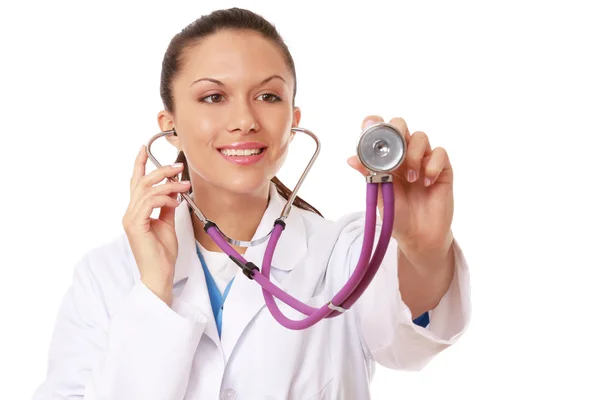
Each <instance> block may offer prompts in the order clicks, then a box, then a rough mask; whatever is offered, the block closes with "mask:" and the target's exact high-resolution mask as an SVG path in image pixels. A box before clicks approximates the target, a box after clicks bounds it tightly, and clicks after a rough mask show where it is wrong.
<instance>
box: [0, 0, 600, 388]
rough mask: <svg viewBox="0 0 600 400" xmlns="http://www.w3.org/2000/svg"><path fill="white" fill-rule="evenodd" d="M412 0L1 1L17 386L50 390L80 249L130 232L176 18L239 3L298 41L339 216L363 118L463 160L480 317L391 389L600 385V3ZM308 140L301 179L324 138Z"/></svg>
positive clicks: (355, 183) (1, 229) (5, 217)
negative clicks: (142, 154)
mask: <svg viewBox="0 0 600 400" xmlns="http://www.w3.org/2000/svg"><path fill="white" fill-rule="evenodd" d="M413 3H414V4H408V3H403V2H389V3H383V2H381V3H378V2H376V1H372V0H370V1H368V2H364V3H362V4H365V5H360V6H348V5H345V4H347V3H346V2H337V3H334V2H325V1H321V2H318V3H310V2H283V1H276V2H275V1H274V2H268V3H266V2H264V3H262V2H258V1H238V2H216V1H211V2H200V1H189V2H173V1H169V2H167V1H164V2H161V3H152V4H149V3H148V2H145V3H144V4H143V5H142V3H141V2H140V3H139V4H135V3H132V2H130V3H120V4H117V3H109V2H107V1H102V2H95V3H91V2H72V3H70V4H67V3H64V2H60V3H59V2H55V1H52V2H41V1H39V2H36V3H32V2H19V3H18V4H17V3H14V4H10V3H7V4H4V3H3V4H2V6H1V8H0V30H1V32H0V33H1V34H0V40H1V47H0V52H1V53H0V57H1V62H0V68H1V74H0V82H1V90H0V101H1V111H2V135H1V136H2V137H1V141H0V160H1V163H2V164H1V167H2V172H3V175H4V177H5V178H4V180H3V181H2V184H1V186H0V187H1V188H2V189H1V193H2V195H1V196H0V202H1V208H0V210H1V212H2V218H1V220H0V233H1V241H0V246H1V251H0V271H1V272H2V275H1V277H0V307H1V313H2V328H1V329H0V339H1V340H0V398H1V399H10V400H12V399H26V398H30V397H31V396H32V394H33V391H34V390H35V388H36V387H37V385H38V384H40V383H41V381H42V380H43V379H44V374H45V369H46V360H47V350H48V345H49V340H50V335H51V333H52V329H53V325H54V318H55V314H56V312H57V310H58V306H59V302H60V300H61V296H62V295H63V294H64V292H65V291H66V290H67V288H68V286H69V285H70V282H71V274H72V271H73V270H72V268H73V265H74V263H75V261H76V260H78V259H79V258H80V257H81V256H82V254H83V253H85V252H86V251H88V250H89V249H91V248H92V247H95V246H97V245H100V244H102V243H104V242H106V241H109V240H111V239H112V238H113V237H115V236H116V235H118V234H120V229H121V217H122V215H123V212H124V211H125V209H126V207H127V203H128V194H129V193H128V181H129V177H130V174H131V166H132V163H133V160H134V157H135V155H136V153H137V150H138V149H139V147H140V145H141V144H142V143H145V142H146V141H147V140H148V139H149V138H150V136H151V135H153V134H154V133H156V132H158V131H159V128H158V124H157V122H156V115H157V113H158V111H159V110H160V109H161V107H162V104H161V102H160V97H159V91H158V90H159V75H160V67H161V61H162V57H163V54H164V51H165V49H166V47H167V45H168V43H169V41H170V39H171V37H172V36H173V35H175V34H176V33H177V32H179V31H180V30H181V29H182V28H183V27H184V26H186V25H187V24H188V23H190V22H192V21H193V20H194V19H196V18H198V17H199V16H201V15H202V14H205V13H208V12H210V11H212V10H214V9H217V8H224V7H229V6H232V5H237V6H241V7H247V8H250V9H252V10H254V11H256V12H259V13H261V14H263V15H264V16H265V17H266V18H267V19H269V20H270V21H272V22H273V23H275V24H276V26H277V27H278V28H279V30H280V32H281V33H282V35H283V37H284V39H285V40H286V42H287V43H288V45H289V47H290V50H291V52H292V55H293V56H294V58H295V61H296V64H297V72H298V79H299V80H298V85H299V86H298V97H297V103H298V105H299V106H300V107H301V108H302V110H303V120H302V124H301V125H302V126H304V127H306V128H309V129H311V130H313V131H314V132H315V133H317V134H318V135H319V136H320V138H321V140H322V144H323V150H322V153H321V156H320V158H319V160H318V161H317V164H316V165H315V167H314V170H313V172H312V175H310V176H309V178H308V179H307V181H306V184H305V186H304V187H303V189H302V190H301V192H300V195H301V196H302V197H303V198H305V199H307V200H308V201H309V202H310V203H312V204H313V205H314V206H316V207H317V208H318V209H319V210H320V211H321V212H323V213H324V214H325V215H326V216H327V217H328V218H333V219H335V218H338V217H339V216H341V215H342V214H345V213H347V212H351V211H355V210H360V209H362V208H363V203H364V189H365V186H364V181H363V180H362V179H361V178H360V176H359V175H358V173H357V172H355V171H353V170H352V169H350V167H348V166H347V165H346V158H347V157H348V156H350V155H352V154H353V151H354V145H355V141H356V138H357V137H358V134H359V133H360V123H361V121H362V119H363V118H364V117H365V116H366V115H369V114H380V115H382V116H383V117H384V118H385V119H386V120H389V119H390V118H392V117H395V116H400V117H403V118H405V119H406V121H407V122H408V125H409V128H410V129H411V130H413V131H414V130H423V131H425V132H426V133H427V134H428V135H429V136H430V138H431V140H432V142H433V144H434V146H443V147H445V148H446V149H447V150H448V152H449V154H450V157H451V161H452V162H453V165H454V168H455V174H456V184H455V198H456V212H455V220H454V225H453V229H454V231H455V235H456V237H457V239H458V240H459V242H460V244H461V246H462V247H463V249H464V251H465V254H466V256H467V259H468V262H469V265H470V268H471V274H472V285H473V287H472V300H473V320H472V324H471V326H470V328H469V330H468V331H467V333H466V334H465V336H463V338H462V339H461V340H460V341H459V342H458V343H457V344H456V345H455V346H454V347H452V348H450V349H448V350H447V351H445V352H444V353H442V354H441V355H439V356H438V357H437V358H436V359H435V360H434V361H433V362H432V363H431V364H430V365H429V366H428V367H427V368H426V369H425V370H424V371H422V372H421V373H401V372H394V371H390V370H386V369H384V368H379V370H378V372H377V374H376V377H375V380H374V382H373V385H372V391H373V397H374V399H401V398H402V399H421V400H425V399H440V398H453V399H454V398H457V399H458V398H461V399H462V398H469V399H470V398H477V399H483V398H485V399H508V398H511V399H517V398H518V399H531V398H540V399H541V398H546V397H547V396H549V395H557V397H558V398H563V399H564V398H578V399H598V398H600V389H599V388H598V385H599V384H598V371H599V370H600V368H599V367H598V360H599V355H600V349H599V347H600V345H599V343H600V329H599V325H598V308H597V307H598V305H599V300H598V287H599V282H600V279H599V278H600V274H599V273H598V269H599V267H600V256H599V250H598V249H599V241H598V239H599V236H600V235H599V233H598V226H599V223H600V220H599V219H600V218H599V212H598V204H599V200H600V198H599V196H598V174H599V172H600V168H599V167H598V164H599V158H598V149H597V146H598V135H599V134H600V122H599V118H598V117H599V116H600V99H599V97H600V78H599V76H600V73H599V71H600V60H599V56H600V52H599V49H600V43H599V38H600V24H599V23H598V20H599V17H600V15H599V13H598V12H597V11H594V9H595V7H593V2H591V1H590V2H587V3H584V2H576V1H568V2H567V1H563V2H548V1H546V2H542V1H539V2H533V1H512V2H508V1H503V2H494V3H492V2H475V1H472V2H465V1H460V2H457V1H454V2H442V1H440V2H437V3H433V2H419V3H418V5H416V3H417V2H413ZM297 146H298V149H299V150H297V151H292V154H291V156H290V159H289V162H288V164H286V166H285V168H284V169H285V170H284V173H283V174H282V178H283V179H284V181H286V182H288V183H289V184H290V185H292V184H293V181H292V180H293V179H295V177H297V176H299V173H300V172H301V170H302V168H303V163H304V161H306V160H308V157H309V155H310V153H307V152H306V151H310V150H309V147H306V148H305V149H304V153H302V151H303V149H302V148H301V146H302V145H301V144H298V145H297ZM170 157H171V156H169V158H170ZM303 157H304V158H303ZM169 161H171V159H169V160H165V162H169Z"/></svg>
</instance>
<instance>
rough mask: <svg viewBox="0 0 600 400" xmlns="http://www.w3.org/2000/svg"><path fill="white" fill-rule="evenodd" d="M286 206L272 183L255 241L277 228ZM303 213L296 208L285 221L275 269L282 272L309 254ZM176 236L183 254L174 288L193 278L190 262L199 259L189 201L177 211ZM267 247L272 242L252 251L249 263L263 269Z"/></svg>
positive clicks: (290, 268) (247, 252)
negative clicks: (184, 280)
mask: <svg viewBox="0 0 600 400" xmlns="http://www.w3.org/2000/svg"><path fill="white" fill-rule="evenodd" d="M286 203H287V200H286V199H285V198H283V196H282V195H281V194H279V192H278V191H277V187H276V186H275V184H273V183H271V186H270V190H269V204H268V206H267V209H266V210H265V213H264V214H263V217H262V219H261V221H260V223H259V225H258V228H257V229H256V233H255V234H254V237H253V238H252V240H255V239H259V238H261V237H263V236H265V235H266V234H267V233H269V232H270V231H271V229H273V224H274V223H275V220H276V219H277V218H279V216H280V215H281V212H282V211H283V208H284V207H285V204H286ZM299 212H300V211H299V210H298V209H297V208H296V207H292V211H291V212H290V215H289V216H288V218H287V219H286V221H285V222H286V229H285V230H284V231H283V233H282V234H281V237H280V238H279V241H278V242H277V247H276V249H275V254H274V255H273V261H272V262H273V264H272V267H275V268H277V269H279V270H284V271H291V270H292V269H293V268H294V267H295V265H296V263H297V261H298V260H299V259H300V257H301V256H302V255H303V254H305V253H306V251H307V235H306V227H305V225H304V221H303V219H302V217H301V216H300V215H299ZM175 232H176V235H177V240H178V242H179V254H178V257H177V260H176V263H175V272H174V280H173V284H177V283H178V282H180V281H182V280H183V279H186V278H189V276H190V269H191V268H192V266H194V264H195V263H193V262H190V261H191V260H194V259H196V258H197V257H196V239H195V235H194V227H193V225H192V215H191V213H190V207H189V205H188V204H187V202H185V201H183V202H182V203H181V204H180V205H179V206H178V207H177V209H176V210H175ZM234 239H235V238H234ZM267 243H268V240H267V241H266V242H264V243H262V244H260V245H258V246H254V247H250V248H248V249H247V250H246V254H245V255H244V258H246V259H247V260H248V261H252V262H253V263H254V264H256V266H258V267H259V268H261V267H262V260H263V255H264V252H265V249H266V247H267ZM198 265H200V264H198Z"/></svg>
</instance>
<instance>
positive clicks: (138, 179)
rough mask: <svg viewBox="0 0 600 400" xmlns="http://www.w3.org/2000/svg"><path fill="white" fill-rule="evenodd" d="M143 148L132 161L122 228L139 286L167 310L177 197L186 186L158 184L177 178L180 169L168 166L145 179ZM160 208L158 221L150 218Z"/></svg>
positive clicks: (187, 184) (172, 271)
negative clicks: (131, 173) (129, 195)
mask: <svg viewBox="0 0 600 400" xmlns="http://www.w3.org/2000/svg"><path fill="white" fill-rule="evenodd" d="M147 160H148V155H147V154H146V146H142V148H141V149H140V152H139V154H138V156H137V158H136V160H135V166H134V168H133V175H132V177H131V184H130V191H131V199H130V202H129V206H128V208H127V211H126V212H125V215H124V216H123V220H122V223H123V228H124V229H125V233H126V235H127V238H128V240H129V245H130V246H131V250H132V252H133V255H134V257H135V261H136V263H137V266H138V269H139V270H140V275H141V280H142V282H143V283H144V284H145V285H146V286H147V287H148V288H149V289H150V290H151V291H152V292H153V293H154V294H156V295H157V296H158V297H159V298H160V299H161V300H163V301H164V302H165V303H166V304H167V305H168V306H171V302H172V299H173V293H172V292H173V277H174V271H175V260H176V259H177V252H178V243H177V236H176V234H175V208H176V207H177V206H178V205H179V202H178V201H177V195H178V193H181V192H187V191H188V190H189V188H190V183H189V182H183V181H182V182H171V181H170V180H168V179H167V181H166V182H165V183H162V184H159V183H160V182H162V181H163V180H165V179H166V178H167V177H174V176H176V175H178V174H179V173H180V172H181V171H182V169H183V165H177V164H176V165H167V166H163V167H161V168H158V169H156V170H155V171H152V172H151V173H149V174H148V175H146V162H147ZM155 208H160V209H161V210H160V213H159V216H158V219H154V218H150V215H151V214H152V212H153V210H154V209H155Z"/></svg>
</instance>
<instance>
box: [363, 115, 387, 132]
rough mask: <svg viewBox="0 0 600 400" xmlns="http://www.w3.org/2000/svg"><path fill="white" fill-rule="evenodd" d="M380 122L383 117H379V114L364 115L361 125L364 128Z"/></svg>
mask: <svg viewBox="0 0 600 400" xmlns="http://www.w3.org/2000/svg"><path fill="white" fill-rule="evenodd" d="M380 122H383V118H381V117H380V116H379V115H369V116H368V117H365V119H363V122H362V125H361V127H362V129H363V130H364V129H367V128H368V127H369V126H371V125H375V124H378V123H380Z"/></svg>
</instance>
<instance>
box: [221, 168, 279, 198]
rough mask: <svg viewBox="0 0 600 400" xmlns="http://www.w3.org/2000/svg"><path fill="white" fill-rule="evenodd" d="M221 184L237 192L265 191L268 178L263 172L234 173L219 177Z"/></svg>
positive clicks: (268, 182) (255, 192)
mask: <svg viewBox="0 0 600 400" xmlns="http://www.w3.org/2000/svg"><path fill="white" fill-rule="evenodd" d="M221 185H223V186H225V187H226V188H227V190H229V191H232V192H235V193H239V194H257V193H261V192H262V191H267V193H268V187H269V185H270V179H269V178H268V177H267V175H265V174H264V173H244V174H234V175H232V176H229V177H223V179H221Z"/></svg>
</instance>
